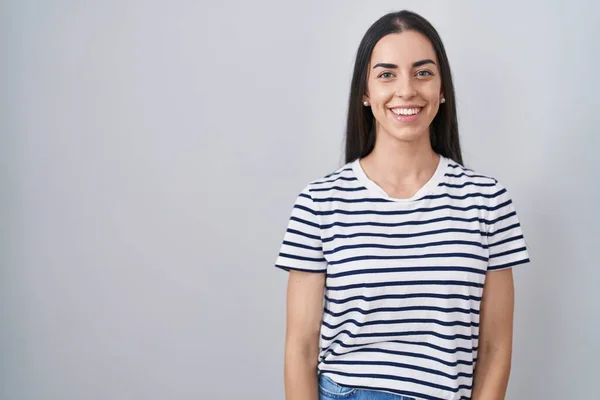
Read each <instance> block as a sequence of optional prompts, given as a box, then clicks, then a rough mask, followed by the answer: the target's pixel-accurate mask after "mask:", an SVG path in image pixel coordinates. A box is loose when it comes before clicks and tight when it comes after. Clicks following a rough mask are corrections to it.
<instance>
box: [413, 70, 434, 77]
mask: <svg viewBox="0 0 600 400" xmlns="http://www.w3.org/2000/svg"><path fill="white" fill-rule="evenodd" d="M417 76H418V77H419V78H425V77H428V76H433V72H431V71H429V70H426V69H424V70H421V71H419V72H417Z"/></svg>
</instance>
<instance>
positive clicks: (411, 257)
mask: <svg viewBox="0 0 600 400" xmlns="http://www.w3.org/2000/svg"><path fill="white" fill-rule="evenodd" d="M424 258H467V259H471V260H480V261H485V262H487V261H488V258H487V257H482V256H479V255H477V254H470V253H436V254H413V255H406V256H399V255H396V256H374V255H368V256H356V257H348V258H343V259H341V260H337V261H333V260H330V261H329V265H339V264H345V263H349V262H354V261H362V260H418V259H424Z"/></svg>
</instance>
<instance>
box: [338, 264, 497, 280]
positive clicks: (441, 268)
mask: <svg viewBox="0 0 600 400" xmlns="http://www.w3.org/2000/svg"><path fill="white" fill-rule="evenodd" d="M420 271H422V272H425V271H444V272H448V271H455V272H470V273H472V274H479V275H485V271H483V270H481V269H479V268H471V267H457V266H437V265H435V266H423V267H395V268H366V269H352V270H350V271H344V272H337V273H330V272H328V273H327V277H329V278H340V277H343V276H352V275H362V274H387V273H396V272H420Z"/></svg>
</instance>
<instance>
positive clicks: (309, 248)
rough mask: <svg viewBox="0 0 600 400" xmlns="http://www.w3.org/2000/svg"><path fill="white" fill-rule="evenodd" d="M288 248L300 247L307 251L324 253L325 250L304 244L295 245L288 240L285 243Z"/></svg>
mask: <svg viewBox="0 0 600 400" xmlns="http://www.w3.org/2000/svg"><path fill="white" fill-rule="evenodd" d="M282 244H284V245H286V246H292V247H298V248H301V249H306V250H313V251H319V252H320V251H323V248H322V247H321V246H309V245H306V244H302V243H295V242H289V241H287V240H284V241H283V243H282Z"/></svg>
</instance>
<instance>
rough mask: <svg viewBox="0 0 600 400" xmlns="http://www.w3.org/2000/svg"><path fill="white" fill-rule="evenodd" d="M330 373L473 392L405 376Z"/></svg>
mask: <svg viewBox="0 0 600 400" xmlns="http://www.w3.org/2000/svg"><path fill="white" fill-rule="evenodd" d="M328 372H329V373H334V374H337V375H343V376H350V377H362V378H376V379H389V380H393V381H405V382H413V383H416V384H419V385H423V386H429V387H433V388H436V389H441V390H446V391H450V392H452V393H457V392H458V391H459V390H462V389H465V390H471V385H459V386H457V387H456V388H453V387H450V386H445V385H440V384H437V383H433V382H429V381H422V380H419V379H414V378H408V377H405V376H397V375H386V374H356V373H348V372H341V371H328ZM386 390H390V389H386ZM417 396H423V395H422V394H417ZM427 398H431V399H438V398H437V397H427Z"/></svg>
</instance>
